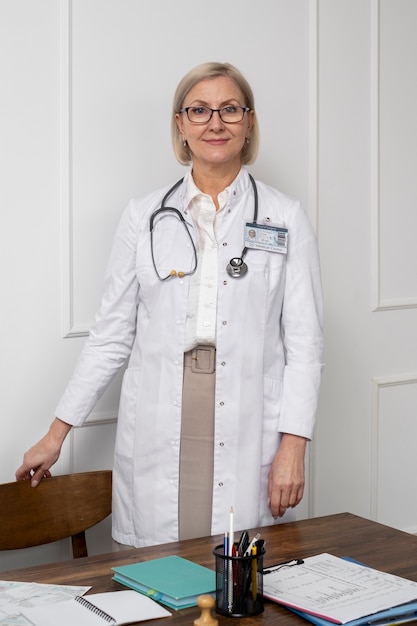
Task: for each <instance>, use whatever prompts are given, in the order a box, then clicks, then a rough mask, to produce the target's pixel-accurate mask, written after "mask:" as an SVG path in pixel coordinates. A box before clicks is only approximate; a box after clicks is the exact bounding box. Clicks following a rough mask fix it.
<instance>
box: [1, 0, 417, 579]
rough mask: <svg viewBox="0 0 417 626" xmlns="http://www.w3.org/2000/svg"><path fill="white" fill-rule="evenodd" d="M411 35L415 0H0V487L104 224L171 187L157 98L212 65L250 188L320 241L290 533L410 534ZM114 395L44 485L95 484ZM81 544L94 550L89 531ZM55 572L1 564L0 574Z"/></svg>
mask: <svg viewBox="0 0 417 626" xmlns="http://www.w3.org/2000/svg"><path fill="white" fill-rule="evenodd" d="M416 23H417V3H416V2H415V0H257V2H254V1H253V0H240V1H239V2H238V1H237V0H236V1H232V2H229V3H222V2H217V1H216V0H213V2H212V3H211V4H209V5H205V4H199V5H195V4H190V3H189V2H187V1H186V0H176V1H175V2H172V1H171V0H154V1H153V2H145V1H144V0H37V2H33V0H0V76H1V77H2V78H1V82H0V92H1V98H0V181H1V184H0V210H1V229H0V261H1V264H0V276H1V287H2V298H1V302H2V306H1V307H0V328H1V330H2V333H1V334H2V347H1V351H0V354H1V370H0V374H1V382H2V386H1V390H2V393H1V408H2V425H3V428H2V436H1V438H0V458H1V464H0V481H2V482H9V481H12V480H14V472H15V470H16V468H17V467H18V466H19V465H20V463H21V459H22V455H23V452H24V451H25V450H26V449H27V448H28V447H29V446H30V445H31V444H32V443H34V442H35V441H36V440H38V439H39V438H40V437H41V436H42V435H43V434H44V432H45V431H46V429H47V428H48V425H49V423H50V421H51V420H52V418H53V414H54V409H55V406H56V404H57V402H58V400H59V397H60V395H61V393H62V391H63V389H64V387H65V384H66V381H67V379H68V377H69V375H70V373H71V371H72V368H73V366H74V363H75V361H76V358H77V355H78V353H79V351H80V349H81V347H82V344H83V342H84V339H85V336H86V334H87V333H88V329H89V327H90V325H91V322H92V320H93V318H94V313H95V310H96V308H97V306H98V304H99V300H100V293H101V286H102V278H103V273H104V268H105V264H106V260H107V256H108V253H109V248H110V245H111V239H112V234H113V232H114V229H115V227H116V224H117V222H118V219H119V217H120V214H121V212H122V210H123V208H124V206H125V205H126V203H127V202H128V200H129V198H130V197H132V196H135V195H141V194H145V193H147V192H149V191H151V190H153V189H154V188H156V187H160V186H162V185H165V184H168V183H169V182H171V181H172V182H174V181H175V180H176V179H177V178H178V177H180V176H181V175H183V173H184V168H182V167H181V166H180V165H179V164H178V163H177V162H176V161H175V159H174V157H173V153H172V149H171V143H170V110H171V101H172V96H173V92H174V90H175V87H176V85H177V83H178V81H179V80H180V78H181V77H182V76H183V74H184V73H185V72H186V71H188V70H189V69H190V68H191V67H193V66H194V65H196V64H198V63H200V62H204V61H207V60H220V61H229V62H231V63H234V64H235V65H237V66H238V67H239V68H240V69H241V70H242V71H243V73H244V74H245V75H246V77H247V78H248V80H249V82H250V83H251V84H252V86H253V88H254V92H255V96H256V103H257V114H258V117H259V122H260V126H261V152H260V156H259V158H258V160H257V162H256V164H255V165H254V166H253V167H252V172H253V174H254V175H255V176H256V177H258V178H260V179H262V180H264V181H265V182H267V183H269V184H271V185H273V186H275V187H278V188H280V189H281V190H282V191H284V192H285V193H288V194H290V195H293V196H295V197H298V198H300V199H301V200H302V202H303V204H304V205H305V207H306V210H307V211H308V213H309V215H310V217H311V220H312V222H313V224H314V226H315V228H316V230H317V233H318V238H319V244H320V251H321V258H322V269H323V286H324V294H325V315H326V355H325V361H326V368H325V373H324V378H323V387H322V394H321V402H320V409H319V415H318V423H317V428H316V435H315V439H314V441H313V442H312V444H311V445H310V449H309V456H308V459H307V461H308V468H307V469H308V485H307V490H306V496H305V499H304V501H303V503H302V505H301V506H300V507H299V513H298V516H299V517H315V516H319V515H325V514H328V513H335V512H340V511H350V512H352V513H356V514H358V515H362V516H364V517H369V518H372V519H376V520H378V521H380V522H382V523H386V524H390V525H392V526H395V527H397V528H401V529H403V530H406V531H409V532H417V503H416V500H415V498H414V495H413V494H414V477H415V476H416V470H417V467H416V461H415V455H414V442H415V440H416V436H417V420H416V413H417V391H416V390H417V362H416V354H417V333H416V326H417V323H416V322H417V278H416V276H417V273H416V267H417V246H416V245H415V243H414V239H415V233H416V232H417V217H416V216H417V210H416V209H417V182H416V180H417V177H416V175H415V172H416V169H417V152H416V147H415V146H416V145H417V123H416V117H415V110H416V109H417V75H416V72H415V63H416V58H417V40H416V38H415V36H414V30H415V24H416ZM119 383H120V377H119V378H118V379H117V380H116V381H115V382H114V383H113V385H112V386H111V388H110V389H109V390H108V391H107V392H106V394H105V396H104V397H103V398H102V400H101V401H100V403H99V404H98V405H97V407H96V409H95V411H94V413H93V414H92V415H91V416H90V418H89V420H88V422H87V423H86V425H85V426H84V427H83V428H81V429H78V430H75V431H73V432H72V433H71V435H70V437H69V438H68V440H67V441H66V443H65V445H64V448H63V452H62V455H61V458H60V460H59V461H58V463H57V465H56V466H55V468H54V471H55V473H66V472H69V471H85V470H89V469H101V468H108V467H109V468H110V467H111V464H112V451H113V442H114V433H115V428H116V421H117V406H118V393H119ZM0 506H1V503H0ZM34 523H36V521H35V520H34ZM88 539H89V546H90V552H91V553H94V552H101V551H107V550H110V549H111V543H110V524H109V520H107V521H106V522H104V523H103V524H102V525H101V526H100V527H99V528H98V529H94V530H92V531H90V532H89V538H88ZM69 556H70V551H69V544H68V542H60V543H58V544H53V545H52V546H48V547H42V548H34V549H30V550H24V551H20V552H3V553H0V571H1V570H5V569H9V568H13V567H18V566H22V565H25V564H31V563H38V562H42V561H48V560H53V559H61V558H68V557H69Z"/></svg>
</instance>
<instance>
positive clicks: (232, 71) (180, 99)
mask: <svg viewBox="0 0 417 626" xmlns="http://www.w3.org/2000/svg"><path fill="white" fill-rule="evenodd" d="M217 76H228V77H229V78H230V79H231V80H233V82H234V83H236V85H237V86H238V87H239V89H240V91H241V92H242V95H243V98H244V103H242V104H244V105H245V106H247V107H249V108H250V109H251V110H252V111H254V110H255V99H254V96H253V91H252V88H251V86H250V85H249V83H248V81H247V80H246V78H245V77H244V76H243V75H242V74H241V73H240V72H239V70H238V69H236V68H235V67H234V66H233V65H231V64H230V63H215V62H211V63H203V64H202V65H198V66H197V67H195V68H194V69H192V70H191V71H189V72H188V73H187V74H186V75H185V76H184V77H183V78H182V80H181V81H180V82H179V84H178V87H177V89H176V91H175V94H174V101H173V107H172V119H171V137H172V145H173V149H174V154H175V156H176V158H177V159H178V161H179V162H180V163H181V164H182V165H190V164H191V162H192V154H191V150H190V149H189V147H188V145H187V144H186V145H184V143H183V139H182V136H181V132H180V130H179V128H178V126H177V122H176V115H177V113H179V112H180V110H181V109H182V106H183V104H184V100H185V98H186V96H187V94H188V93H189V92H190V91H191V89H192V88H193V87H194V86H195V85H196V84H197V83H199V82H200V81H202V80H205V79H207V78H216V77H217ZM258 149H259V126H258V122H257V120H256V116H255V118H254V124H253V126H252V128H251V133H250V141H249V143H245V144H244V146H243V148H242V152H241V162H242V164H244V165H246V164H249V163H253V162H254V161H255V159H256V157H257V155H258Z"/></svg>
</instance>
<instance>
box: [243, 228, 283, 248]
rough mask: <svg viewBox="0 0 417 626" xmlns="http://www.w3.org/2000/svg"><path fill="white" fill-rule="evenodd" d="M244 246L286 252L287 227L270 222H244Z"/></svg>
mask: <svg viewBox="0 0 417 626" xmlns="http://www.w3.org/2000/svg"><path fill="white" fill-rule="evenodd" d="M245 247H246V248H253V249H255V250H266V251H267V252H278V253H279V254H287V250H288V228H285V227H284V226H272V225H270V224H254V223H250V222H246V224H245Z"/></svg>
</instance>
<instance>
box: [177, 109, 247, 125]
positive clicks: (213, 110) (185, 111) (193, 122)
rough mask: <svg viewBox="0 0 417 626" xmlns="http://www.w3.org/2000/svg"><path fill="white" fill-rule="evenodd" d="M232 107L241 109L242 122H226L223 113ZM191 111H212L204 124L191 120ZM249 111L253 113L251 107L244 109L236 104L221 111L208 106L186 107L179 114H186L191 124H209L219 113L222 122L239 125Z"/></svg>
mask: <svg viewBox="0 0 417 626" xmlns="http://www.w3.org/2000/svg"><path fill="white" fill-rule="evenodd" d="M231 106H232V107H233V108H234V109H240V110H241V111H242V117H241V118H240V120H236V121H235V122H229V121H227V120H224V119H223V118H222V111H224V110H225V109H229V108H230V107H231ZM190 109H207V111H211V114H210V117H209V118H208V119H207V120H204V122H196V121H195V120H191V119H190V115H189V113H188V111H189V110H190ZM249 111H251V108H250V107H242V106H240V105H236V104H232V105H230V104H229V105H228V106H225V107H221V108H220V109H212V108H211V107H207V106H203V105H201V106H192V107H184V108H183V109H180V110H179V111H178V112H179V113H186V114H187V117H188V120H189V121H190V122H191V124H207V123H208V122H209V121H210V120H211V118H212V117H213V113H218V114H219V117H220V119H221V121H222V122H223V123H224V124H239V122H241V121H242V120H243V118H244V116H245V113H248V112H249Z"/></svg>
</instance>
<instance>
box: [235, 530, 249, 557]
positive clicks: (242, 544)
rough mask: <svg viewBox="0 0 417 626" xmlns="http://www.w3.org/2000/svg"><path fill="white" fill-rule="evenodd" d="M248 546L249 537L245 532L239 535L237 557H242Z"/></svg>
mask: <svg viewBox="0 0 417 626" xmlns="http://www.w3.org/2000/svg"><path fill="white" fill-rule="evenodd" d="M248 545H249V535H248V533H247V531H246V530H244V531H243V533H242V534H241V535H240V539H239V543H238V544H237V553H238V556H243V555H244V554H245V552H246V550H247V547H248Z"/></svg>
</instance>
